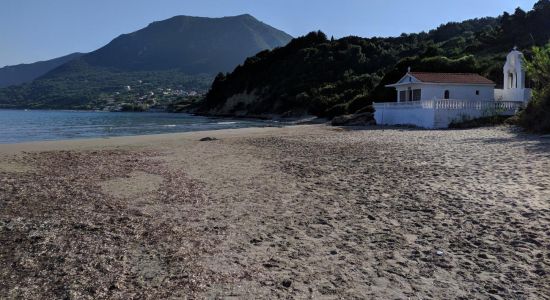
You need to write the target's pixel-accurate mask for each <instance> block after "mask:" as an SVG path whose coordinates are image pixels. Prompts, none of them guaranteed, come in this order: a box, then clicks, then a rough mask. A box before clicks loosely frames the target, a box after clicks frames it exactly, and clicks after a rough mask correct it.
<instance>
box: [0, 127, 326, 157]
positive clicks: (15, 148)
mask: <svg viewBox="0 0 550 300" xmlns="http://www.w3.org/2000/svg"><path fill="white" fill-rule="evenodd" d="M308 126H311V127H329V126H328V125H323V124H315V125H288V126H284V125H283V126H281V127H276V126H266V127H245V128H229V129H217V130H204V131H185V132H171V133H157V134H145V135H128V136H111V137H104V138H100V137H91V138H81V139H64V140H42V141H23V142H19V143H0V154H7V153H15V152H22V151H55V150H61V149H63V147H69V148H72V147H75V148H88V147H91V148H93V147H94V146H99V147H102V146H113V147H116V146H124V145H131V144H148V143H152V142H160V141H170V140H174V139H181V140H188V141H193V140H198V139H200V138H203V137H213V138H224V137H245V136H248V135H250V136H251V137H254V136H258V135H269V134H271V133H273V131H275V130H276V129H285V128H286V129H289V130H292V129H294V128H301V127H308ZM174 141H175V140H174Z"/></svg>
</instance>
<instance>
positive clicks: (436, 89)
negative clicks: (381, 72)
mask: <svg viewBox="0 0 550 300" xmlns="http://www.w3.org/2000/svg"><path fill="white" fill-rule="evenodd" d="M409 87H410V88H411V89H413V90H415V89H421V90H422V97H421V100H432V99H434V98H436V99H444V97H445V91H446V90H448V91H449V93H450V96H449V99H458V100H483V101H493V100H495V93H494V87H493V86H490V85H458V84H456V85H455V84H447V85H444V84H410V85H403V86H399V87H397V97H399V92H401V91H407V90H408V88H409ZM476 90H477V91H479V95H476Z"/></svg>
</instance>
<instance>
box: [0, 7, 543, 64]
mask: <svg viewBox="0 0 550 300" xmlns="http://www.w3.org/2000/svg"><path fill="white" fill-rule="evenodd" d="M536 2H537V1H536V0H461V1H456V0H415V1H411V0H269V1H268V0H156V1H153V0H148V1H146V0H0V67H1V66H5V65H15V64H19V63H31V62H36V61H40V60H47V59H51V58H55V57H59V56H63V55H66V54H69V53H73V52H90V51H93V50H95V49H97V48H99V47H101V46H103V45H105V44H107V43H108V42H110V41H111V40H112V39H114V38H115V37H117V36H119V35H120V34H123V33H129V32H133V31H136V30H139V29H141V28H143V27H145V26H147V25H148V24H149V23H151V22H154V21H159V20H164V19H167V18H170V17H173V16H175V15H190V16H202V17H223V16H232V15H239V14H244V13H249V14H251V15H253V16H254V17H256V18H257V19H259V20H260V21H263V22H264V23H267V24H269V25H271V26H273V27H276V28H278V29H281V30H283V31H285V32H287V33H288V34H290V35H292V36H295V37H296V36H300V35H304V34H306V33H308V32H310V31H313V30H322V31H324V32H325V33H326V34H327V35H328V36H334V37H336V38H338V37H343V36H348V35H356V36H362V37H372V36H396V35H399V34H401V33H413V32H420V31H428V30H430V29H433V28H435V27H437V26H438V25H440V24H443V23H446V22H449V21H462V20H466V19H471V18H476V17H484V16H498V15H500V14H502V12H504V11H508V12H513V11H514V10H515V8H516V7H521V8H522V9H524V10H530V9H531V8H532V7H533V4H535V3H536Z"/></svg>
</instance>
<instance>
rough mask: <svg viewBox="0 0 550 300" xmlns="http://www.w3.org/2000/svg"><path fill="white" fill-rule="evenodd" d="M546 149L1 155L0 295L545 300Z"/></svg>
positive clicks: (441, 138) (396, 136) (448, 143)
mask: <svg viewBox="0 0 550 300" xmlns="http://www.w3.org/2000/svg"><path fill="white" fill-rule="evenodd" d="M204 137H212V138H215V139H216V140H212V141H200V139H202V138H204ZM548 153H550V140H548V139H542V138H540V137H537V136H530V135H524V134H517V133H514V132H511V131H510V130H509V129H507V128H502V127H498V128H482V129H471V130H441V131H428V130H416V129H407V128H383V129H378V128H376V129H373V128H367V129H357V128H350V129H341V128H338V127H330V126H325V125H298V126H285V127H281V128H276V127H265V128H244V129H228V130H216V131H201V132H186V133H171V134H160V135H145V136H129V137H114V138H107V139H84V140H64V141H49V142H31V143H19V144H2V145H0V181H1V182H0V183H1V184H2V185H1V187H0V203H1V204H0V205H2V210H1V212H0V238H1V240H2V241H3V245H2V247H0V262H1V263H0V268H2V270H0V282H2V284H0V295H1V296H2V297H6V298H17V297H18V296H26V297H28V298H59V297H61V296H64V295H69V296H74V297H77V298H78V297H80V298H82V297H95V298H101V297H105V298H129V297H130V298H131V297H134V298H135V297H137V298H140V297H145V296H147V297H156V298H166V297H170V296H172V297H180V296H181V297H185V296H187V297H190V296H193V297H195V298H223V297H238V298H250V297H259V298H276V297H279V298H294V297H295V298H307V297H312V298H323V297H324V298H357V297H367V298H384V299H387V298H390V299H394V298H412V299H416V298H439V299H442V298H453V297H463V298H485V297H489V295H491V296H494V297H500V298H544V297H545V296H547V295H549V294H550V290H549V287H548V286H547V285H546V284H545V283H546V282H547V279H548V276H549V275H548V274H550V264H549V258H550V257H548V256H547V253H546V248H545V245H548V243H550V236H548V234H547V233H546V229H548V228H549V227H550V203H549V202H548V201H547V199H550V174H549V173H548V170H549V169H550V158H549V157H548ZM8 268H9V270H8ZM44 270H45V271H44ZM31 279H32V280H31ZM31 282H32V283H31Z"/></svg>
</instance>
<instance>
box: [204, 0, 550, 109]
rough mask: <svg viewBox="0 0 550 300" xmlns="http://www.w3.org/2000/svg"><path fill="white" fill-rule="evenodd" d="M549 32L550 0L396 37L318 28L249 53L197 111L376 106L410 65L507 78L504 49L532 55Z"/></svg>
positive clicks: (392, 96) (417, 68)
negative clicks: (330, 34)
mask: <svg viewBox="0 0 550 300" xmlns="http://www.w3.org/2000/svg"><path fill="white" fill-rule="evenodd" d="M549 39H550V0H540V1H538V2H537V3H536V4H535V6H534V7H533V9H532V10H531V11H529V12H525V11H523V10H521V9H520V8H518V9H516V11H515V12H514V13H513V14H509V13H503V14H502V15H501V16H498V17H488V18H481V19H474V20H467V21H464V22H451V23H448V24H444V25H441V26H439V27H438V28H436V29H434V30H431V31H429V32H421V33H417V34H402V35H401V36H399V37H390V38H377V37H375V38H360V37H345V38H342V39H338V40H334V39H328V38H327V37H326V35H325V34H324V33H322V32H312V33H310V34H308V35H306V36H304V37H299V38H296V39H294V40H293V41H291V42H290V43H289V44H288V45H287V46H285V47H282V48H278V49H275V50H272V51H263V52H260V53H258V54H257V55H255V56H253V57H250V58H248V59H247V60H246V62H245V63H244V64H243V65H242V66H239V67H237V68H236V69H235V70H234V71H233V72H232V73H230V74H220V75H218V76H217V77H216V79H215V80H214V82H213V84H212V87H211V89H210V90H209V92H208V94H207V95H206V99H205V101H203V102H202V103H200V104H199V105H198V107H197V108H196V112H197V113H200V114H208V115H225V116H270V115H273V114H278V115H283V116H284V115H288V116H292V115H303V114H313V115H317V116H321V117H329V118H330V117H334V116H336V115H342V114H348V113H355V112H361V111H369V110H372V108H371V107H370V105H371V104H372V102H373V101H377V102H384V101H391V100H392V99H396V95H395V91H394V90H393V89H388V88H386V87H385V85H386V84H390V83H394V82H396V81H397V80H398V79H399V78H400V77H401V76H403V74H404V73H405V72H406V70H407V68H408V67H412V69H413V70H414V71H429V72H474V73H479V74H482V75H484V76H487V77H488V78H490V79H492V80H493V81H495V82H502V76H503V75H502V65H503V62H504V61H505V57H506V54H507V53H508V52H509V51H510V50H511V49H512V48H513V47H514V46H518V47H519V48H520V49H522V50H523V51H524V53H525V54H526V56H527V57H529V56H530V49H531V48H532V47H533V46H542V45H544V44H546V43H547V42H548V40H549Z"/></svg>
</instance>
